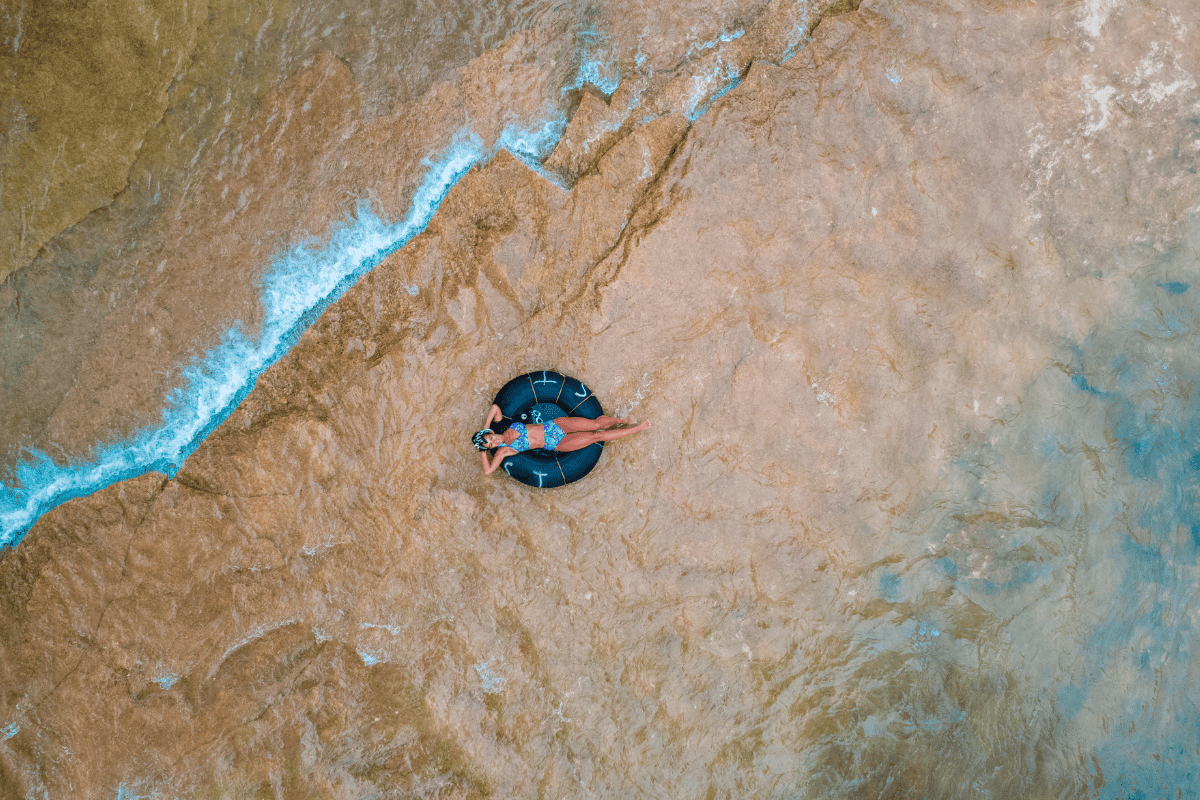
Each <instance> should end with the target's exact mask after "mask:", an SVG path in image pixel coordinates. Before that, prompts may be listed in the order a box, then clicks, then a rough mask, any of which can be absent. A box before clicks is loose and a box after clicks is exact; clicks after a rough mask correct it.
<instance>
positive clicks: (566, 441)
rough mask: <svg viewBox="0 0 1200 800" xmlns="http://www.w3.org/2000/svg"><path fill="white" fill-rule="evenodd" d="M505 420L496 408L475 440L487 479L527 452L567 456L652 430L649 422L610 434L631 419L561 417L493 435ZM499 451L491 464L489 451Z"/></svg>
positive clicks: (513, 425)
mask: <svg viewBox="0 0 1200 800" xmlns="http://www.w3.org/2000/svg"><path fill="white" fill-rule="evenodd" d="M503 416H504V414H503V413H501V411H500V406H497V405H493V406H492V408H491V410H490V411H488V415H487V419H485V420H484V421H483V430H481V431H478V432H477V433H476V434H475V435H474V436H473V437H472V438H471V442H472V444H474V445H475V449H476V450H482V451H483V452H482V453H480V455H481V456H483V472H484V474H485V475H491V474H492V473H493V472H495V471H496V467H498V466H500V462H501V461H503V460H504V459H506V458H508V457H509V456H513V455H516V454H517V453H520V452H523V451H525V450H532V449H533V448H535V447H544V448H545V449H547V450H557V451H558V452H560V453H566V452H569V451H571V450H582V449H583V448H585V447H587V446H588V445H592V444H595V443H596V442H611V441H612V440H613V439H620V438H621V437H622V436H628V435H629V434H631V433H637V432H638V431H644V430H646V428H649V427H650V420H645V421H644V422H642V423H641V424H640V425H637V426H635V427H632V428H625V429H623V430H619V431H610V430H608V429H609V428H611V427H612V426H613V425H628V424H629V418H625V419H621V418H620V417H607V416H601V417H599V418H597V419H587V418H586V417H559V418H558V419H556V420H548V421H546V422H543V423H542V424H541V425H526V424H525V423H523V422H514V423H513V424H512V425H510V426H509V428H508V430H506V431H505V432H504V433H493V432H492V422H493V421H496V420H499V419H500V418H502V417H503ZM495 448H500V449H499V450H497V451H496V457H495V458H494V459H492V462H491V463H490V464H489V463H488V454H487V451H488V450H493V449H495Z"/></svg>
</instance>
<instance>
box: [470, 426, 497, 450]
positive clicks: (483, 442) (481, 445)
mask: <svg viewBox="0 0 1200 800" xmlns="http://www.w3.org/2000/svg"><path fill="white" fill-rule="evenodd" d="M489 433H494V431H493V430H492V429H491V428H484V429H483V430H481V431H476V432H475V435H474V436H472V437H471V444H473V445H475V449H476V450H491V449H492V448H490V447H488V444H487V437H488V434H489Z"/></svg>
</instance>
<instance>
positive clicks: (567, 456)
mask: <svg viewBox="0 0 1200 800" xmlns="http://www.w3.org/2000/svg"><path fill="white" fill-rule="evenodd" d="M492 402H494V403H495V404H496V405H497V406H499V407H500V413H501V414H503V415H504V416H503V417H502V418H501V419H500V421H499V422H495V423H492V430H493V431H495V432H496V433H504V432H505V431H506V430H508V429H509V427H511V426H512V424H513V423H514V422H523V423H525V424H526V425H540V424H541V423H543V422H545V421H546V420H548V419H558V418H559V417H587V418H588V419H596V418H597V417H599V416H601V415H602V414H603V413H604V409H603V408H601V406H600V401H599V400H598V399H597V398H596V395H594V394H592V390H591V389H589V388H588V387H586V386H584V385H583V382H582V381H580V380H577V379H575V378H571V377H569V376H567V375H563V374H562V373H559V372H554V371H552V370H548V369H547V370H542V371H541V372H530V373H528V374H526V375H521V376H520V377H517V378H513V379H512V380H511V381H509V382H508V383H506V384H504V386H503V388H501V389H500V391H499V392H497V393H496V399H495V400H493V401H492ZM603 452H604V443H603V442H596V443H595V444H591V445H588V446H587V447H585V448H583V449H581V450H572V451H571V452H569V453H560V452H558V451H556V450H546V449H544V448H541V447H538V448H534V449H532V450H526V451H525V452H523V453H517V454H516V455H511V456H509V457H508V458H506V459H504V461H502V462H501V464H502V465H503V466H504V471H505V472H506V473H508V475H509V476H510V477H512V478H516V479H517V480H519V481H520V482H521V483H523V484H525V485H526V486H532V487H534V488H535V489H552V488H554V487H556V486H565V485H566V484H568V483H572V482H574V481H577V480H579V479H580V478H582V477H583V476H584V475H587V474H588V473H589V472H591V471H592V468H593V467H595V466H596V464H597V463H599V461H600V454H601V453H603Z"/></svg>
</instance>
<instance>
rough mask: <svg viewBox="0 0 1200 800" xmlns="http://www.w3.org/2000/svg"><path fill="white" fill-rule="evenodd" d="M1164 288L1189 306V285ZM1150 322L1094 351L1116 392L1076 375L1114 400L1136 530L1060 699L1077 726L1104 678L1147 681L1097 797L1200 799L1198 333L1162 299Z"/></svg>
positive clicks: (1086, 387) (1143, 317)
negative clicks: (1079, 669)
mask: <svg viewBox="0 0 1200 800" xmlns="http://www.w3.org/2000/svg"><path fill="white" fill-rule="evenodd" d="M1155 286H1156V287H1158V288H1160V289H1164V290H1166V291H1167V292H1168V293H1169V294H1172V295H1179V294H1183V293H1184V292H1186V291H1187V289H1188V287H1189V284H1187V283H1181V282H1170V283H1165V284H1164V283H1158V284H1155ZM1147 291H1148V292H1153V290H1152V289H1147ZM1143 311H1144V313H1142V314H1140V315H1139V319H1135V320H1133V321H1132V322H1130V323H1127V324H1126V325H1123V326H1122V327H1124V328H1125V329H1126V330H1129V331H1136V332H1137V334H1135V335H1130V336H1129V337H1128V338H1125V339H1117V340H1116V342H1117V344H1118V345H1119V346H1118V347H1115V348H1113V347H1112V342H1101V343H1099V344H1096V343H1089V345H1088V346H1086V347H1085V352H1087V351H1091V352H1096V351H1099V352H1109V353H1110V355H1109V356H1108V357H1107V361H1108V364H1107V369H1106V370H1104V371H1105V372H1107V375H1106V376H1105V379H1104V380H1103V383H1104V384H1105V385H1107V386H1108V387H1109V388H1108V390H1107V391H1100V390H1097V389H1095V388H1094V387H1092V386H1091V384H1089V383H1088V382H1087V381H1084V380H1076V378H1078V377H1079V376H1078V375H1075V376H1073V380H1072V383H1073V385H1074V386H1075V388H1076V389H1077V390H1079V391H1081V392H1084V393H1086V394H1088V395H1090V396H1092V397H1096V398H1100V399H1102V400H1104V401H1106V405H1107V408H1106V411H1105V416H1104V419H1105V428H1106V430H1105V439H1106V440H1107V441H1108V442H1111V449H1112V450H1113V452H1115V453H1117V454H1119V456H1120V458H1119V464H1120V469H1121V471H1122V472H1123V473H1124V477H1123V479H1122V480H1130V479H1131V480H1132V481H1134V483H1133V484H1132V486H1130V487H1129V489H1128V490H1127V491H1126V493H1124V494H1119V495H1117V496H1114V498H1113V499H1112V501H1111V502H1114V503H1119V504H1120V506H1121V511H1120V518H1122V519H1124V520H1126V521H1127V523H1128V524H1129V526H1130V530H1129V536H1128V537H1127V538H1125V539H1124V540H1122V541H1120V543H1119V546H1118V548H1117V551H1116V552H1115V553H1114V554H1113V558H1114V561H1113V562H1112V563H1113V564H1114V566H1116V567H1117V568H1118V569H1120V579H1119V582H1118V583H1117V585H1116V587H1115V588H1114V590H1113V592H1112V596H1111V606H1110V612H1109V617H1108V619H1106V620H1105V621H1104V622H1102V623H1100V624H1098V625H1096V626H1095V627H1094V628H1093V629H1092V630H1091V631H1090V632H1089V635H1088V637H1087V639H1086V640H1085V642H1084V645H1083V648H1082V649H1083V652H1084V653H1087V654H1088V655H1087V658H1086V662H1085V664H1086V666H1085V671H1084V674H1082V675H1076V676H1074V678H1073V680H1072V685H1070V686H1065V685H1064V686H1062V687H1060V688H1059V690H1058V699H1059V705H1060V712H1061V713H1062V714H1063V715H1064V718H1065V719H1068V720H1070V719H1073V718H1074V717H1075V716H1076V715H1078V714H1079V713H1080V711H1081V710H1082V709H1083V708H1084V707H1085V705H1088V704H1089V703H1090V701H1091V697H1090V692H1091V689H1092V687H1093V686H1095V685H1096V684H1097V682H1099V681H1100V680H1101V678H1102V676H1104V675H1111V674H1116V675H1121V674H1128V675H1136V676H1138V680H1137V681H1136V682H1134V683H1133V684H1132V685H1130V686H1129V687H1128V688H1127V690H1126V691H1125V692H1124V693H1122V695H1121V697H1120V707H1119V712H1118V713H1117V714H1115V715H1111V716H1110V717H1109V719H1108V720H1107V721H1106V726H1107V727H1108V728H1109V729H1110V730H1111V731H1112V733H1111V734H1110V735H1109V736H1108V737H1107V738H1106V739H1105V740H1104V742H1103V744H1102V745H1101V746H1100V747H1099V748H1098V751H1097V754H1096V755H1097V759H1098V762H1099V764H1100V767H1101V769H1102V770H1103V772H1104V778H1105V783H1104V787H1103V788H1102V789H1099V790H1098V791H1097V792H1096V796H1097V797H1099V798H1114V799H1115V798H1131V797H1138V796H1141V797H1146V798H1157V797H1178V796H1184V797H1200V756H1198V755H1197V753H1198V748H1200V728H1198V726H1197V724H1196V722H1197V720H1198V719H1200V702H1198V698H1197V696H1196V694H1195V692H1194V691H1193V689H1192V687H1191V683H1192V676H1191V674H1190V670H1191V664H1193V663H1194V660H1195V659H1194V655H1193V653H1192V648H1193V642H1196V641H1197V639H1198V636H1200V630H1198V626H1197V622H1196V618H1195V614H1194V610H1193V608H1192V598H1193V596H1194V585H1195V575H1196V572H1197V569H1198V568H1200V394H1198V393H1197V392H1196V384H1197V382H1198V381H1200V375H1195V374H1192V373H1195V372H1196V366H1197V362H1196V361H1195V359H1194V358H1192V356H1191V351H1192V350H1194V348H1195V347H1196V345H1197V342H1196V341H1195V338H1196V332H1195V331H1196V330H1197V325H1196V323H1195V320H1194V319H1192V318H1190V317H1188V316H1187V315H1188V314H1190V313H1191V312H1190V311H1186V312H1181V314H1180V316H1179V318H1178V324H1175V323H1173V324H1171V325H1163V324H1162V323H1161V320H1162V315H1161V314H1160V313H1159V312H1158V310H1157V307H1156V306H1155V305H1154V301H1153V298H1152V297H1150V298H1147V301H1146V305H1145V306H1144V308H1143ZM1178 331H1188V332H1189V334H1190V337H1191V341H1190V342H1189V343H1188V344H1187V345H1186V346H1185V348H1184V349H1183V350H1176V347H1177V339H1178V335H1179V334H1178ZM1117 335H1118V334H1112V335H1111V336H1117ZM1111 336H1110V338H1111ZM1112 349H1115V350H1116V352H1115V353H1112V352H1111V350H1112ZM1173 356H1174V357H1173ZM1064 491H1065V489H1064ZM1099 499H1102V498H1098V500H1099ZM1108 682H1110V681H1109V680H1106V684H1107V683H1108Z"/></svg>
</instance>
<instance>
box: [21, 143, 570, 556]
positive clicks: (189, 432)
mask: <svg viewBox="0 0 1200 800" xmlns="http://www.w3.org/2000/svg"><path fill="white" fill-rule="evenodd" d="M555 129H556V128H555V127H554V124H552V123H547V126H545V127H543V129H540V130H537V131H534V132H532V133H530V132H527V131H521V130H519V129H513V131H512V133H511V134H509V135H508V137H507V138H502V140H501V141H500V142H499V143H498V144H497V148H498V147H501V146H504V145H506V144H508V143H509V142H511V143H512V144H513V146H514V147H518V148H521V149H522V151H523V152H529V153H532V152H534V149H535V148H536V147H537V146H539V145H544V142H545V141H546V138H547V136H548V135H549V133H551V132H553V130H555ZM557 129H558V130H561V128H557ZM497 148H493V149H492V150H491V151H490V152H489V151H487V150H485V148H484V147H483V144H482V142H481V141H480V140H479V137H478V136H475V135H474V134H470V133H464V134H460V135H459V136H458V137H456V139H455V140H454V142H453V143H452V144H451V146H450V147H449V148H448V149H447V150H446V152H445V154H444V155H443V156H442V157H441V158H440V159H439V160H437V161H436V162H432V163H429V169H428V172H427V173H426V175H425V180H424V182H423V183H422V184H421V186H420V188H419V189H418V190H417V192H416V195H415V196H414V197H413V201H412V205H411V207H410V210H409V213H408V215H407V216H406V217H405V218H404V220H402V221H401V222H398V223H393V224H388V223H386V222H384V221H383V220H381V219H379V217H377V216H376V215H375V214H374V213H373V212H372V211H371V210H370V208H369V207H368V206H367V205H366V204H360V205H359V207H358V216H357V218H356V219H354V220H352V221H347V223H346V224H345V225H343V226H342V227H340V228H339V229H338V230H336V231H335V232H334V234H333V236H332V239H331V241H330V242H329V244H327V245H325V246H323V247H322V246H320V244H319V243H317V242H312V243H306V244H302V245H300V246H297V247H295V248H293V249H292V250H291V251H290V252H288V253H285V254H284V255H283V256H281V257H280V258H279V259H277V260H276V261H275V263H274V264H272V266H271V267H270V269H269V270H268V271H267V274H266V276H265V278H264V279H263V286H262V291H263V307H264V311H265V314H264V318H263V323H262V327H261V331H260V333H259V335H258V337H257V338H255V339H252V338H251V337H249V336H248V335H247V334H246V333H245V332H244V331H243V330H242V328H241V327H240V326H235V327H234V328H232V329H231V330H230V331H228V332H227V333H226V334H225V336H224V337H223V339H222V341H221V343H220V344H219V345H217V346H216V347H214V348H213V349H212V350H210V351H209V352H208V353H207V354H205V356H204V357H203V358H200V359H196V360H195V361H193V362H192V364H190V365H189V366H188V367H186V368H185V369H184V372H183V385H182V386H181V387H180V388H178V389H175V390H174V391H172V392H171V393H170V394H169V395H168V397H167V408H166V410H165V411H164V412H163V422H162V425H160V426H158V427H155V428H151V429H148V430H143V431H140V432H138V433H137V434H135V435H134V436H132V437H131V438H130V439H129V440H128V441H125V442H120V443H117V444H112V445H107V446H103V447H101V448H100V450H99V452H98V454H97V457H96V459H95V460H94V461H93V462H91V463H70V464H67V465H65V466H63V465H59V464H55V463H54V461H53V459H51V458H50V456H48V455H47V454H45V453H42V452H40V451H37V450H26V451H25V452H24V453H23V457H22V459H21V461H20V463H19V464H18V465H17V468H16V476H15V478H16V479H15V481H14V482H13V484H12V485H9V484H5V485H0V545H7V546H11V545H14V544H16V543H17V542H18V541H19V540H20V539H21V537H22V536H23V535H24V533H25V532H26V531H28V530H29V528H30V527H32V526H33V524H34V523H35V522H36V521H37V519H38V517H40V516H41V515H42V514H43V513H44V512H46V511H48V510H49V509H51V508H54V507H55V506H57V505H59V504H61V503H63V502H66V501H67V500H70V499H71V498H74V497H80V496H83V495H86V494H90V493H92V492H94V491H96V490H97V489H101V488H103V487H105V486H108V485H110V484H113V483H116V482H118V481H121V480H126V479H128V478H132V477H135V476H137V475H142V474H144V473H146V472H151V471H158V472H162V473H165V474H166V475H167V476H169V477H171V476H174V474H175V473H176V471H177V470H178V469H179V465H180V464H182V463H183V461H184V459H186V458H187V457H188V456H189V455H190V454H191V453H192V451H194V450H195V449H196V448H197V447H198V446H199V445H200V443H201V442H202V441H203V440H204V439H205V438H206V437H207V436H208V434H209V433H211V432H212V431H213V429H215V428H216V427H217V426H218V425H219V424H220V423H221V422H223V421H224V420H225V418H226V417H228V416H229V414H230V413H232V411H233V409H234V408H236V407H237V404H238V403H240V402H241V401H242V399H243V398H245V396H246V395H247V394H248V393H249V392H250V390H251V389H253V388H254V383H255V381H256V380H257V379H258V376H259V375H261V374H262V373H263V372H264V371H265V370H266V369H267V367H269V366H271V364H273V363H275V362H276V361H277V360H279V358H280V357H282V356H283V355H284V353H286V352H287V350H288V349H290V347H291V346H292V345H293V344H294V343H295V340H296V338H298V336H299V335H300V333H302V332H303V331H304V329H305V328H307V327H308V326H309V325H310V324H311V323H312V321H313V320H314V319H315V318H316V317H317V316H318V315H319V314H320V313H321V312H322V311H323V310H324V309H325V308H327V307H328V306H329V304H330V303H332V302H334V301H335V300H337V298H338V297H340V296H341V295H342V294H343V293H344V292H345V291H346V289H348V288H349V287H350V286H351V285H353V283H354V282H355V281H357V280H358V279H359V278H360V277H362V275H364V274H365V273H366V272H368V271H370V270H371V269H372V268H373V267H374V266H375V265H376V264H378V263H379V262H380V261H382V260H383V259H384V258H385V257H386V256H387V255H389V254H390V253H392V252H394V251H395V250H397V249H399V248H401V247H403V246H404V245H405V244H407V243H408V242H409V241H410V240H411V239H412V238H413V237H414V236H416V235H417V234H418V233H420V232H421V231H423V230H424V229H425V228H426V226H427V225H428V224H429V221H430V220H431V219H432V218H433V215H434V214H435V213H436V212H437V209H438V208H439V206H440V205H441V203H442V200H444V199H445V197H446V195H447V194H448V193H449V191H450V189H451V188H452V187H453V186H454V185H455V184H456V183H457V182H458V180H459V179H460V178H461V177H462V176H463V175H464V174H466V172H467V171H468V170H469V169H470V168H471V167H473V166H475V165H476V164H478V163H480V162H482V161H484V160H486V159H487V158H490V157H491V155H493V154H494V153H495V152H496V149H497Z"/></svg>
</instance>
